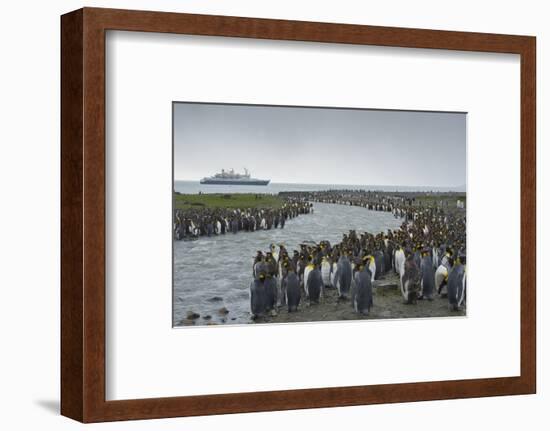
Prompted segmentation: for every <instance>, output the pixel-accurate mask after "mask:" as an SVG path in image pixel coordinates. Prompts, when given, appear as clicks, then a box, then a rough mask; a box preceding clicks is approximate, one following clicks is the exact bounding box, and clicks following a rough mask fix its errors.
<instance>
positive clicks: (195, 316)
mask: <svg viewBox="0 0 550 431" xmlns="http://www.w3.org/2000/svg"><path fill="white" fill-rule="evenodd" d="M199 317H201V315H200V314H198V313H195V312H194V311H188V312H187V320H195V319H198V318H199Z"/></svg>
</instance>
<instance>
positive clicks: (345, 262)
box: [337, 253, 352, 298]
mask: <svg viewBox="0 0 550 431" xmlns="http://www.w3.org/2000/svg"><path fill="white" fill-rule="evenodd" d="M337 271H338V283H337V287H338V295H339V296H340V298H345V297H346V295H347V294H348V293H349V290H350V287H351V277H352V268H351V262H350V261H349V259H348V256H347V253H344V254H342V256H340V259H338V269H337Z"/></svg>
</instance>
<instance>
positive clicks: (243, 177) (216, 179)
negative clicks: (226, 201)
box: [200, 168, 271, 186]
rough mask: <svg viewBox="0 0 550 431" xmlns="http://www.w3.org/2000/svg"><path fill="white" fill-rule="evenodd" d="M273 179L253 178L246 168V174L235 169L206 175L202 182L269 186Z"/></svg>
mask: <svg viewBox="0 0 550 431" xmlns="http://www.w3.org/2000/svg"><path fill="white" fill-rule="evenodd" d="M270 181H271V180H260V179H258V178H251V177H250V172H248V170H247V169H246V168H245V169H244V174H239V173H237V172H235V171H234V170H233V169H230V170H229V171H225V169H222V171H221V172H219V173H217V174H215V175H212V176H211V177H204V178H203V179H202V180H201V181H200V183H201V184H216V185H220V184H222V185H235V186H267V185H268V184H269V182H270Z"/></svg>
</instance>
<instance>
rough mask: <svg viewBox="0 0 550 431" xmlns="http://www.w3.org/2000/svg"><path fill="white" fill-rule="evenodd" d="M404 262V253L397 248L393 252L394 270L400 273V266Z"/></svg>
mask: <svg viewBox="0 0 550 431" xmlns="http://www.w3.org/2000/svg"><path fill="white" fill-rule="evenodd" d="M404 263H405V253H404V252H403V250H401V249H399V250H397V251H396V252H395V272H397V273H398V274H401V267H402V266H403V265H404Z"/></svg>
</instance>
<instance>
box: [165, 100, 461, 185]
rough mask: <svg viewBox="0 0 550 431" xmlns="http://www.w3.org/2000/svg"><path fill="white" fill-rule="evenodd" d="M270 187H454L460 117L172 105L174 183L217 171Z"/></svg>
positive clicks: (458, 182) (457, 172)
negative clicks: (268, 183)
mask: <svg viewBox="0 0 550 431" xmlns="http://www.w3.org/2000/svg"><path fill="white" fill-rule="evenodd" d="M245 167H246V168H248V170H249V171H250V172H251V174H252V176H253V177H255V178H262V179H271V181H272V182H278V183H281V182H284V183H312V184H353V185H403V186H435V187H460V186H463V185H464V184H466V114H463V113H440V112H417V111H382V110H363V109H333V108H300V107H277V106H246V105H225V104H224V105H213V104H197V103H176V104H175V105H174V178H175V179H176V180H195V181H198V180H199V179H201V178H203V177H205V176H210V175H213V174H215V173H216V172H219V171H221V169H222V168H224V169H226V170H227V169H230V168H234V169H235V170H236V171H239V172H242V171H243V168H245Z"/></svg>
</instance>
